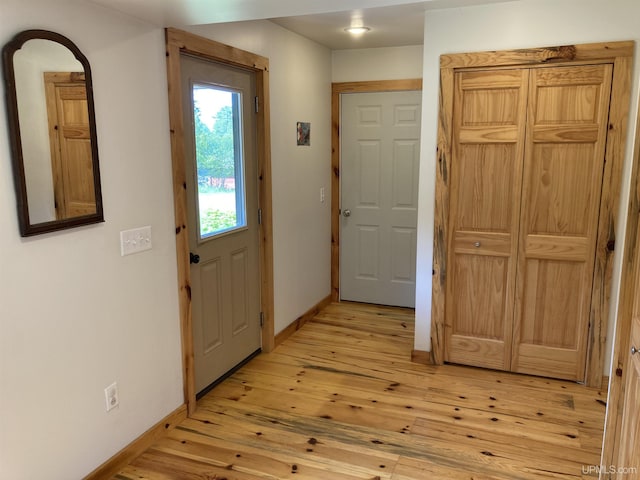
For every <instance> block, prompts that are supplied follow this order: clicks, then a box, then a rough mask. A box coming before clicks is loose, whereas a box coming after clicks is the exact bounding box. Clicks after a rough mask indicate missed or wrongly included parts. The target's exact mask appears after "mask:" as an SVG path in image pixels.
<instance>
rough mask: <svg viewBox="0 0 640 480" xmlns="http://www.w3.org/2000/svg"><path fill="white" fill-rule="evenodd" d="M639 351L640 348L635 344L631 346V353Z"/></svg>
mask: <svg viewBox="0 0 640 480" xmlns="http://www.w3.org/2000/svg"><path fill="white" fill-rule="evenodd" d="M638 352H640V350H638V349H637V348H636V346H635V345H634V346H632V347H631V355H635V354H636V353H638Z"/></svg>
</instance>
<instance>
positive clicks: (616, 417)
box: [591, 80, 640, 480]
mask: <svg viewBox="0 0 640 480" xmlns="http://www.w3.org/2000/svg"><path fill="white" fill-rule="evenodd" d="M614 81H615V80H614ZM639 139H640V110H639V111H638V121H637V122H636V132H635V147H634V151H633V164H632V167H631V189H630V192H629V204H628V211H627V218H626V222H627V225H626V234H625V241H624V251H623V257H622V273H621V278H620V296H619V300H618V315H617V320H616V328H615V336H614V341H613V357H612V359H611V365H612V369H611V370H612V375H611V378H610V387H609V399H608V401H607V403H608V405H609V406H608V410H607V418H606V434H605V438H604V442H603V451H602V462H603V465H612V464H614V462H616V461H617V459H618V454H619V450H620V446H621V442H620V440H621V430H622V413H623V408H624V399H625V395H626V389H625V382H624V379H625V376H626V372H627V368H628V352H629V348H630V346H631V345H630V336H631V322H632V318H633V312H634V298H635V295H636V291H637V290H638V288H639V287H640V283H639V280H640V279H639V278H637V276H636V271H635V266H636V262H638V258H639V256H640V244H639V243H638V241H639V240H640V141H639ZM605 177H606V171H605ZM611 234H613V231H611ZM603 258H604V257H603ZM597 265H598V261H596V268H597ZM594 288H595V287H594ZM605 332H606V330H605ZM601 333H602V332H598V334H593V336H596V338H599V336H600V335H599V334H601ZM593 355H594V354H593V352H592V355H591V357H592V358H593ZM603 478H605V479H607V480H608V479H609V478H611V477H610V476H604V477H603Z"/></svg>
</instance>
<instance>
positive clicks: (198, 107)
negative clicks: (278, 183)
mask: <svg viewBox="0 0 640 480" xmlns="http://www.w3.org/2000/svg"><path fill="white" fill-rule="evenodd" d="M192 93H193V118H194V125H195V128H194V131H195V151H196V176H197V182H196V184H197V196H198V198H197V202H196V205H197V209H198V239H199V241H200V242H203V241H206V240H209V239H211V238H214V237H216V236H218V235H222V234H227V233H230V232H233V231H236V230H239V229H245V228H246V227H247V215H246V198H245V188H244V186H245V181H244V159H243V152H242V145H243V142H242V138H243V135H242V118H241V108H240V106H241V105H242V97H241V93H240V92H234V91H232V90H229V89H224V88H221V87H218V86H213V85H207V84H194V85H193V87H192Z"/></svg>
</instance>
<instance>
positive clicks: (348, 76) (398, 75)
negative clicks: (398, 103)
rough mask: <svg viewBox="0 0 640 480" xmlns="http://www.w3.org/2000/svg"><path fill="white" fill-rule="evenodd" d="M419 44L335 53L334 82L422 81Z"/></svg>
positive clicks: (332, 54)
mask: <svg viewBox="0 0 640 480" xmlns="http://www.w3.org/2000/svg"><path fill="white" fill-rule="evenodd" d="M422 55H423V53H422V45H410V46H406V47H390V48H361V49H355V50H334V51H333V52H332V53H331V70H332V78H331V80H332V81H333V82H366V81H372V80H404V79H408V78H422Z"/></svg>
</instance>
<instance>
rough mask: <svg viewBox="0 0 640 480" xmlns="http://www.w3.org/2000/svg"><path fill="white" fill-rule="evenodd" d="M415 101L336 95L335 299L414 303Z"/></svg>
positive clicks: (417, 95)
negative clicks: (338, 140)
mask: <svg viewBox="0 0 640 480" xmlns="http://www.w3.org/2000/svg"><path fill="white" fill-rule="evenodd" d="M421 100H422V93H421V92H419V91H406V92H380V93H352V94H343V95H342V96H341V120H340V125H341V128H340V138H341V155H340V158H341V161H342V167H341V170H340V172H341V173H340V181H341V202H340V205H341V241H340V297H341V299H342V300H351V301H357V302H366V303H377V304H382V305H394V306H402V307H414V306H415V280H416V224H417V218H418V215H417V212H418V167H419V162H420V115H421V110H422V108H421Z"/></svg>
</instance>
